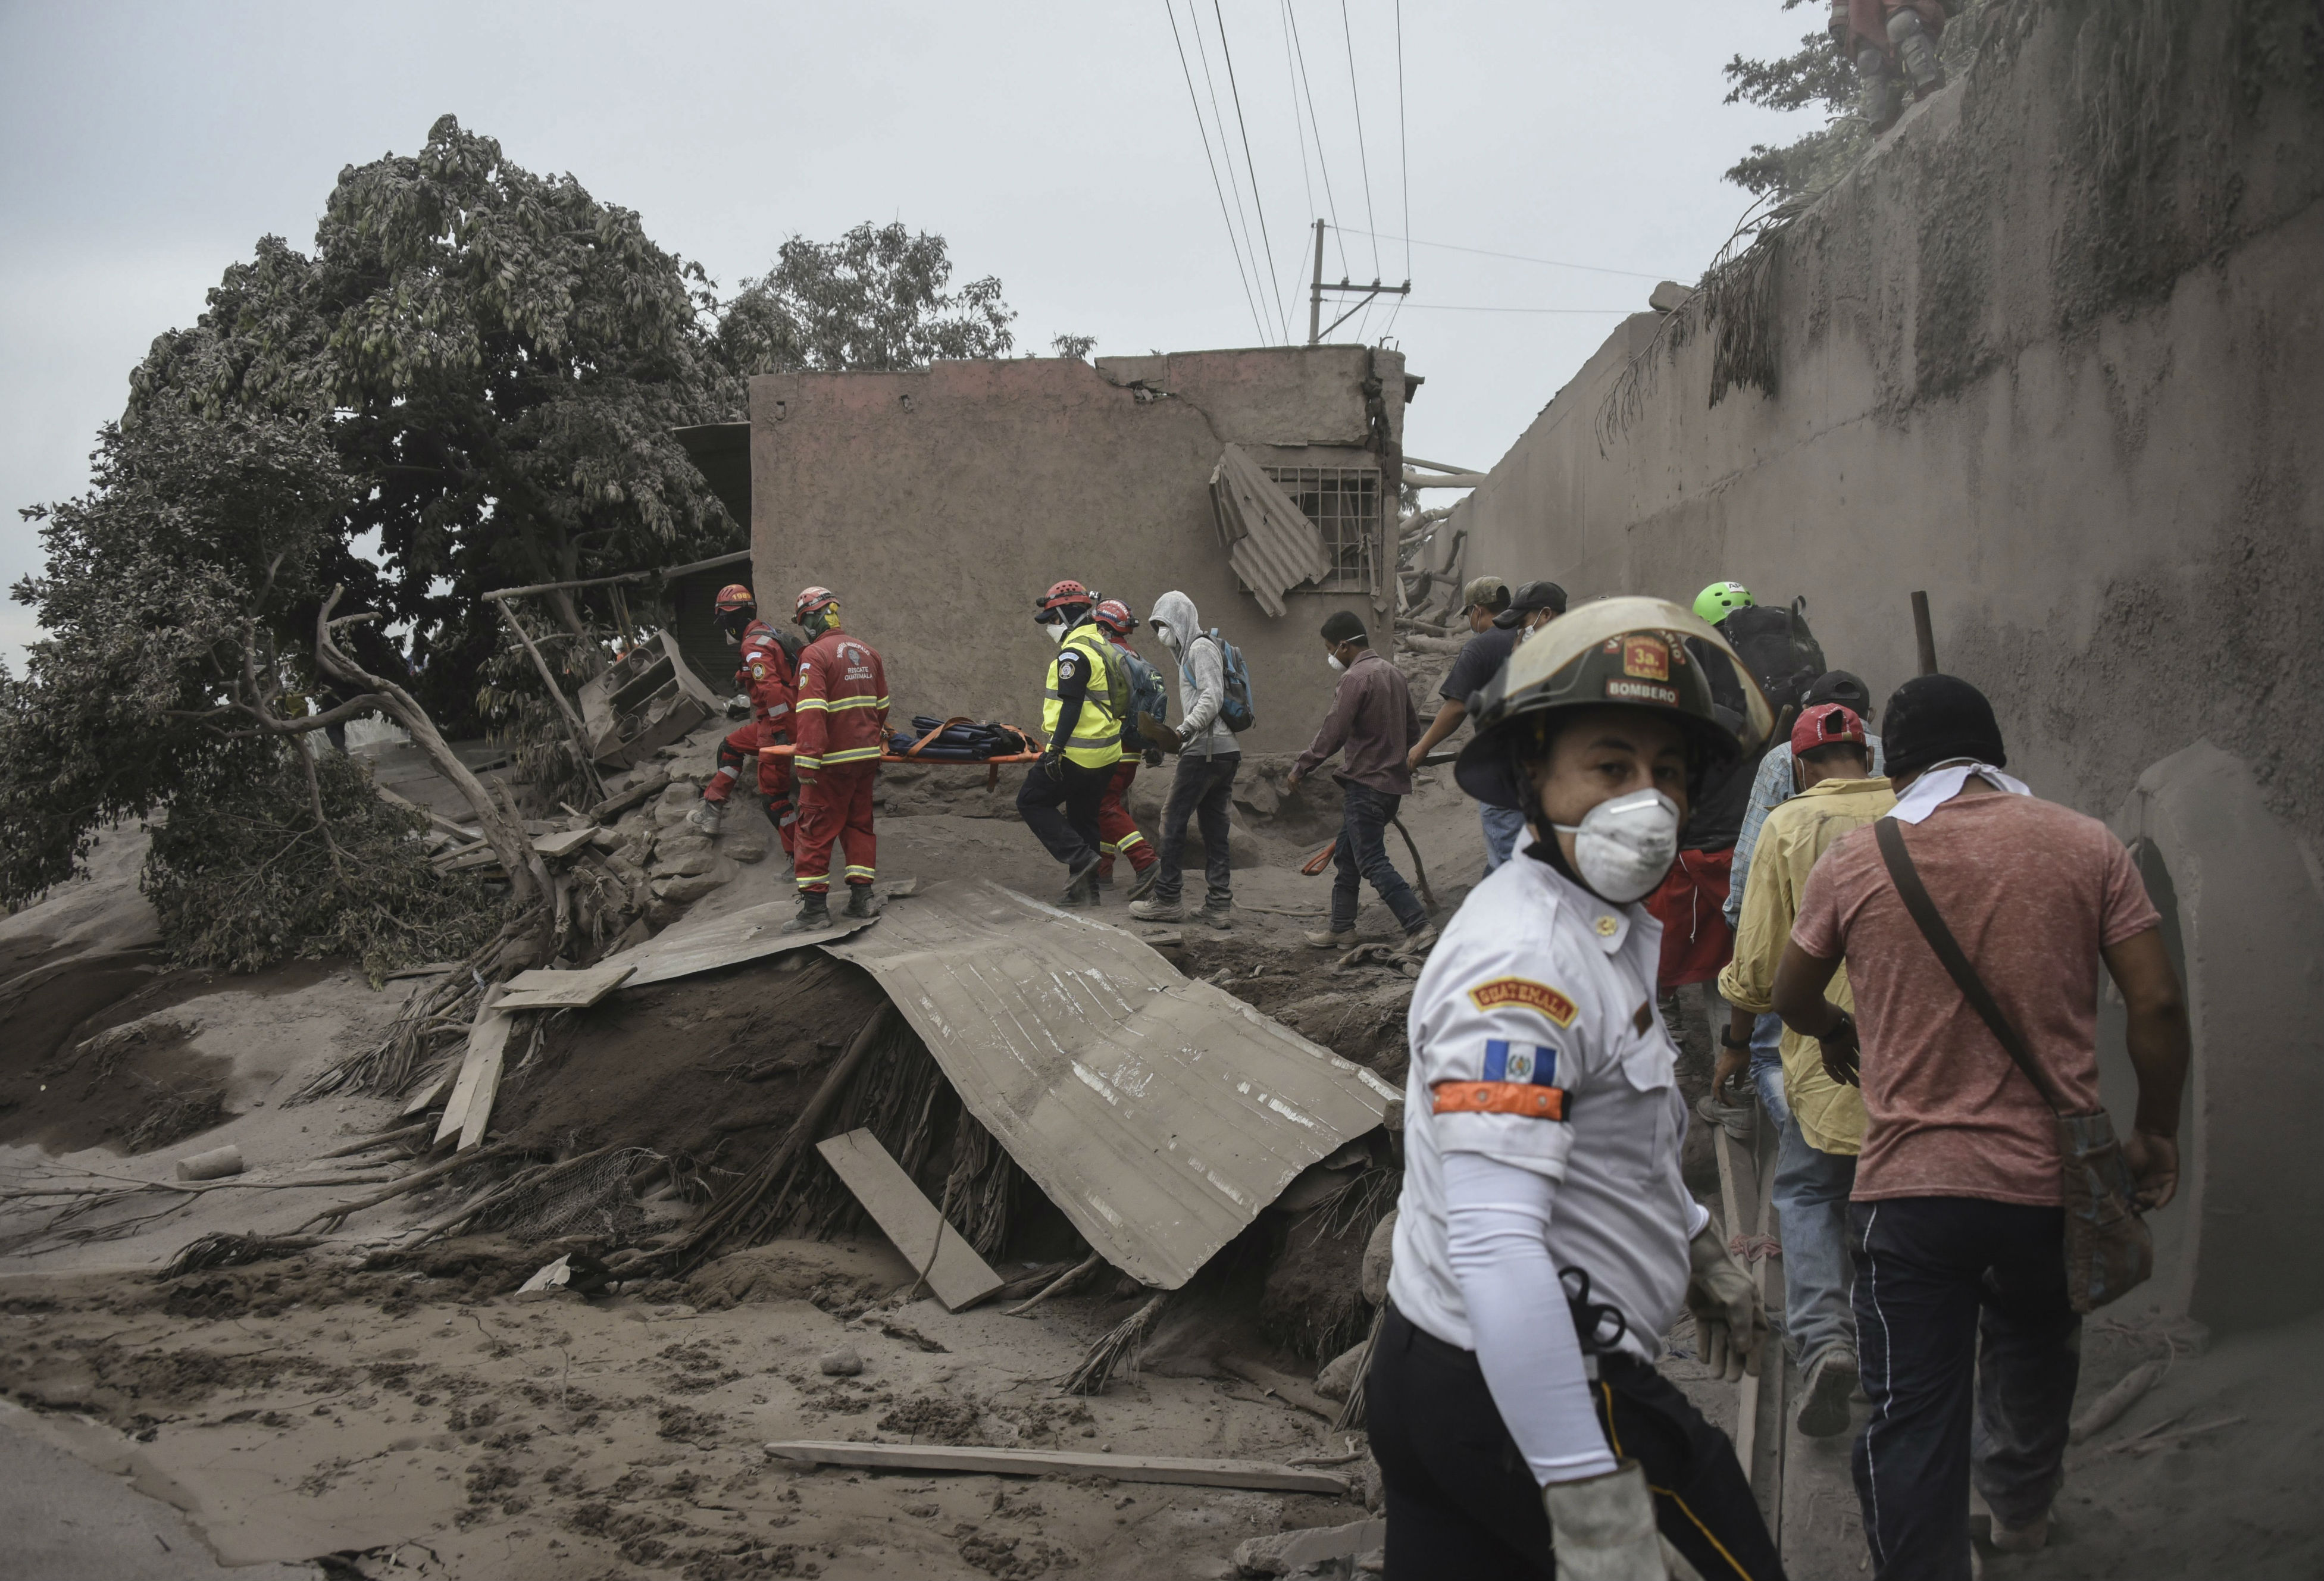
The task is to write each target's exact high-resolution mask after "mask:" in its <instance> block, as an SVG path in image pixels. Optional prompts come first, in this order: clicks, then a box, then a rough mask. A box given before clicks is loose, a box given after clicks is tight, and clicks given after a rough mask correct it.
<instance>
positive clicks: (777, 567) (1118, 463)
mask: <svg viewBox="0 0 2324 1581" xmlns="http://www.w3.org/2000/svg"><path fill="white" fill-rule="evenodd" d="M1368 386H1369V390H1368ZM1405 399H1406V383H1405V378H1404V368H1403V359H1402V357H1401V356H1399V355H1397V354H1395V353H1390V352H1375V351H1371V350H1368V349H1367V348H1364V347H1361V346H1318V347H1296V348H1288V349H1268V350H1255V351H1225V352H1198V353H1191V354H1171V355H1169V356H1167V357H1166V356H1153V357H1125V358H1103V359H1101V360H1100V361H1099V363H1097V365H1096V366H1094V367H1093V366H1092V365H1090V364H1089V363H1083V362H1079V361H1074V360H1070V359H1052V358H1027V359H1022V360H1018V361H1011V362H978V363H936V365H935V366H934V367H932V368H930V369H928V370H927V371H926V372H910V373H832V374H825V373H800V374H773V375H768V376H763V377H761V378H757V379H753V380H752V381H751V421H752V446H751V461H752V518H753V519H752V563H753V565H755V566H756V567H757V572H758V575H759V577H760V578H761V582H762V583H763V584H765V586H764V587H763V588H762V589H761V597H762V599H767V600H772V599H774V598H776V597H782V598H785V599H786V600H787V599H788V592H789V591H796V589H797V588H798V587H801V586H805V585H807V584H813V583H820V584H824V585H825V586H828V587H830V588H831V589H832V590H833V591H834V592H835V593H838V595H839V598H840V604H841V609H842V611H844V618H845V620H846V622H847V626H848V629H849V630H853V631H857V632H860V633H862V635H863V636H864V637H865V638H866V639H868V640H869V641H870V642H871V645H872V646H873V647H874V648H878V649H879V650H880V653H881V656H882V657H883V658H884V660H885V661H886V664H887V669H888V679H889V685H890V690H891V692H892V694H893V695H894V697H895V699H896V715H897V717H898V718H899V720H900V719H902V718H904V717H906V716H908V715H909V714H912V713H915V712H920V713H937V714H968V715H972V716H973V717H976V718H980V719H984V718H997V719H1001V720H1006V721H1010V722H1015V723H1019V724H1022V725H1026V726H1028V727H1033V728H1037V727H1038V725H1039V723H1040V704H1041V698H1040V692H1041V680H1042V676H1043V672H1044V670H1045V668H1046V666H1047V662H1048V661H1047V655H1048V654H1049V653H1050V652H1051V651H1052V649H1051V648H1050V645H1049V643H1048V641H1047V639H1046V638H1044V637H1043V636H1042V635H1041V634H1040V633H1039V632H1038V631H1037V630H1036V629H1035V627H1034V625H1033V621H1032V610H1033V602H1034V600H1035V599H1037V597H1038V596H1039V595H1040V594H1041V593H1042V592H1043V591H1044V590H1045V589H1047V587H1048V585H1049V584H1051V583H1053V582H1056V580H1058V579H1059V578H1061V577H1066V576H1071V577H1076V578H1079V579H1080V580H1081V581H1083V582H1084V583H1086V584H1089V585H1090V586H1092V587H1094V588H1096V589H1098V590H1099V591H1100V592H1102V593H1104V594H1105V595H1106V596H1108V597H1112V598H1120V599H1121V600H1123V601H1124V602H1127V603H1129V604H1130V607H1131V609H1133V610H1134V611H1137V613H1138V615H1139V619H1140V620H1143V619H1144V618H1145V616H1146V615H1147V613H1148V611H1150V610H1151V609H1152V607H1153V603H1154V600H1155V598H1156V597H1157V595H1159V594H1160V593H1165V592H1167V591H1168V590H1170V589H1172V588H1176V589H1178V590H1180V591H1182V592H1184V593H1186V594H1187V595H1188V596H1190V597H1192V598H1193V599H1194V603H1195V606H1196V608H1197V609H1199V610H1200V611H1201V612H1202V616H1203V621H1204V622H1205V623H1206V624H1209V625H1215V626H1220V627H1222V628H1224V629H1225V630H1226V633H1227V634H1228V635H1229V636H1230V637H1231V639H1233V640H1234V641H1235V642H1236V643H1238V644H1239V645H1240V646H1241V647H1242V648H1243V649H1244V651H1245V652H1246V654H1247V655H1248V656H1249V658H1250V666H1251V671H1252V682H1253V688H1254V691H1255V693H1256V706H1257V712H1258V714H1259V725H1258V728H1257V729H1256V730H1254V731H1250V733H1248V734H1247V735H1245V736H1244V737H1243V741H1244V745H1245V748H1246V749H1247V750H1251V751H1261V752H1276V751H1286V750H1294V749H1297V748H1299V747H1302V746H1305V744H1306V742H1307V740H1308V738H1309V737H1310V736H1311V735H1312V734H1313V732H1314V727H1315V725H1316V723H1317V722H1318V721H1319V720H1320V718H1321V717H1322V714H1323V709H1324V708H1325V706H1326V705H1327V703H1328V702H1329V699H1330V696H1331V692H1332V684H1333V676H1332V674H1331V672H1330V670H1329V669H1328V667H1327V666H1325V665H1324V663H1323V652H1322V643H1321V640H1320V639H1319V637H1318V636H1317V629H1318V628H1319V627H1320V626H1321V625H1322V624H1323V618H1324V616H1326V615H1327V614H1329V613H1330V612H1332V611H1334V610H1339V609H1353V610H1356V611H1359V612H1360V613H1362V614H1364V615H1365V617H1366V618H1367V620H1371V621H1374V622H1375V623H1377V622H1378V621H1379V615H1380V611H1376V610H1375V609H1373V608H1372V607H1371V606H1370V604H1369V602H1368V600H1367V599H1366V598H1365V596H1364V595H1363V594H1361V593H1293V594H1290V595H1288V596H1287V597H1286V600H1285V602H1286V606H1287V609H1286V613H1285V614H1284V615H1283V616H1282V617H1281V618H1279V619H1278V618H1273V617H1270V616H1268V615H1267V614H1266V613H1265V612H1264V611H1261V610H1260V609H1259V605H1258V603H1257V602H1255V601H1254V600H1252V599H1251V597H1250V595H1249V594H1248V593H1244V592H1242V591H1240V587H1239V584H1237V582H1236V579H1235V575H1234V573H1233V571H1232V570H1231V568H1230V567H1229V566H1228V565H1227V560H1226V556H1225V552H1224V550H1223V549H1222V547H1221V545H1220V542H1219V536H1218V531H1217V529H1216V527H1215V526H1214V525H1213V517H1212V510H1211V501H1210V489H1209V484H1210V476H1211V471H1212V469H1213V467H1214V466H1215V465H1216V464H1217V463H1218V460H1219V457H1220V455H1221V454H1222V450H1223V448H1224V446H1226V445H1228V444H1241V445H1244V446H1250V447H1252V448H1253V451H1254V454H1255V455H1257V456H1258V458H1259V460H1260V462H1261V463H1262V464H1291V465H1302V464H1304V465H1310V466H1355V465H1379V466H1381V467H1382V468H1383V470H1384V473H1385V477H1386V478H1387V479H1389V480H1393V479H1394V478H1396V477H1397V475H1398V474H1399V472H1400V469H1401V464H1402V450H1401V445H1402V434H1403V417H1404V402H1405ZM1368 401H1369V406H1370V409H1369V411H1368ZM1385 487H1386V493H1385V496H1384V498H1385V501H1386V507H1385V508H1386V510H1387V513H1388V517H1389V519H1390V521H1389V526H1390V528H1391V529H1392V526H1393V516H1394V511H1395V504H1394V501H1395V497H1396V496H1395V484H1394V483H1393V482H1388V483H1386V485H1385ZM1383 552H1385V551H1384V549H1383ZM778 588H779V589H783V590H788V591H786V592H784V593H780V594H778V593H775V592H772V591H770V590H773V589H778ZM1140 637H1141V639H1144V634H1143V633H1142V632H1141V633H1140ZM1141 646H1142V647H1143V648H1144V649H1145V651H1147V652H1148V655H1149V657H1151V656H1155V655H1157V654H1158V651H1159V650H1158V648H1157V646H1156V645H1155V644H1153V643H1152V641H1151V639H1144V640H1143V641H1142V644H1141ZM1174 712H1175V711H1174Z"/></svg>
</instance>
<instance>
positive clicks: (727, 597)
mask: <svg viewBox="0 0 2324 1581" xmlns="http://www.w3.org/2000/svg"><path fill="white" fill-rule="evenodd" d="M758 607H759V601H758V600H757V599H754V598H752V596H751V590H750V589H749V588H747V587H745V586H743V585H742V584H741V583H739V582H730V583H728V584H726V585H725V586H724V587H722V588H720V589H719V590H718V603H717V609H718V612H719V613H720V614H722V615H725V614H732V613H733V611H736V610H755V609H757V608H758Z"/></svg>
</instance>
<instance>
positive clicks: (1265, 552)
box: [1211, 445, 1332, 615]
mask: <svg viewBox="0 0 2324 1581" xmlns="http://www.w3.org/2000/svg"><path fill="white" fill-rule="evenodd" d="M1211 504H1212V508H1213V510H1214V511H1215V512H1216V515H1217V518H1218V523H1219V536H1220V538H1222V539H1223V540H1224V541H1225V543H1226V546H1227V561H1228V563H1229V564H1230V565H1233V567H1234V570H1235V574H1236V575H1237V576H1240V577H1241V578H1242V582H1243V585H1244V586H1245V587H1248V588H1250V592H1251V596H1252V597H1253V598H1256V599H1257V600H1259V608H1261V609H1263V610H1265V611H1267V612H1268V614H1270V615H1280V614H1282V613H1283V610H1284V604H1283V595H1284V594H1285V593H1288V592H1290V591H1291V590H1292V589H1293V588H1295V587H1297V586H1299V585H1300V584H1302V583H1306V582H1314V581H1315V580H1317V579H1318V578H1320V577H1322V576H1323V575H1325V574H1328V573H1329V572H1330V571H1331V569H1332V556H1330V554H1329V553H1327V552H1326V551H1325V549H1324V547H1323V534H1322V533H1320V532H1318V531H1316V530H1315V524H1314V522H1312V521H1310V520H1308V519H1307V517H1306V513H1305V512H1304V511H1302V510H1300V509H1299V506H1298V504H1297V502H1296V501H1294V500H1293V499H1292V498H1291V496H1290V495H1288V494H1286V493H1285V492H1283V490H1282V489H1281V488H1280V487H1279V486H1278V485H1277V483H1276V482H1275V480H1274V479H1273V478H1270V477H1268V475H1267V473H1265V472H1264V471H1263V470H1261V469H1260V467H1259V463H1257V462H1256V461H1253V460H1252V459H1251V458H1250V452H1249V451H1247V450H1245V449H1244V448H1243V447H1242V446H1240V445H1230V446H1227V448H1226V454H1225V455H1222V456H1221V457H1220V458H1219V464H1218V465H1217V466H1216V467H1215V468H1214V469H1213V471H1212V473H1211Z"/></svg>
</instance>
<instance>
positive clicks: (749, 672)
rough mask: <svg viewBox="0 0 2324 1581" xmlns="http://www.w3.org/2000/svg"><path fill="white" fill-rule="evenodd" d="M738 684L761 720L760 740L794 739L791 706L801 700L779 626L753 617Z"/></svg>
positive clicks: (745, 639) (744, 641)
mask: <svg viewBox="0 0 2324 1581" xmlns="http://www.w3.org/2000/svg"><path fill="white" fill-rule="evenodd" d="M736 663H737V665H738V666H740V667H738V668H737V669H736V670H735V672H734V685H737V686H739V687H741V688H742V691H743V692H745V693H746V694H749V696H750V699H751V717H752V719H753V720H755V721H756V722H758V726H759V743H760V745H761V746H769V747H770V746H773V745H774V744H775V743H776V742H778V741H788V740H790V739H791V737H790V731H791V709H792V704H793V703H795V702H796V701H797V694H796V692H795V691H794V689H793V685H792V677H791V660H790V655H788V653H785V652H784V651H783V645H782V641H781V639H779V638H778V637H777V636H776V635H775V629H774V628H773V627H772V626H770V625H768V624H767V623H766V622H765V621H764V620H753V621H752V622H751V623H750V624H749V625H748V626H746V627H744V628H743V630H742V657H740V658H739V659H738V660H736Z"/></svg>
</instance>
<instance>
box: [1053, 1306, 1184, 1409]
mask: <svg viewBox="0 0 2324 1581" xmlns="http://www.w3.org/2000/svg"><path fill="white" fill-rule="evenodd" d="M1170 1293H1171V1292H1170V1291H1167V1290H1157V1291H1155V1292H1154V1293H1153V1295H1152V1296H1150V1297H1148V1300H1147V1301H1146V1303H1145V1304H1144V1305H1143V1306H1141V1307H1139V1309H1138V1310H1136V1311H1134V1312H1132V1313H1130V1316H1128V1317H1127V1318H1124V1319H1122V1320H1121V1321H1120V1322H1119V1323H1116V1324H1115V1325H1114V1326H1113V1327H1112V1328H1110V1329H1108V1330H1107V1331H1106V1334H1105V1337H1103V1338H1102V1339H1100V1340H1099V1341H1098V1342H1097V1343H1096V1344H1095V1345H1093V1346H1091V1347H1090V1349H1089V1354H1088V1355H1087V1356H1084V1357H1082V1362H1081V1365H1079V1366H1077V1367H1075V1368H1074V1370H1073V1371H1072V1372H1071V1373H1069V1374H1066V1376H1065V1393H1068V1394H1102V1393H1105V1386H1106V1384H1108V1383H1111V1382H1112V1380H1113V1374H1115V1372H1116V1371H1118V1370H1119V1369H1120V1368H1121V1367H1122V1366H1124V1365H1127V1366H1128V1367H1129V1368H1130V1372H1131V1373H1133V1374H1135V1373H1136V1372H1137V1371H1138V1352H1139V1350H1141V1349H1142V1348H1144V1347H1145V1344H1146V1337H1147V1336H1148V1335H1149V1334H1151V1333H1152V1332H1153V1331H1154V1325H1155V1323H1156V1322H1157V1321H1158V1320H1159V1319H1160V1318H1161V1316H1162V1306H1163V1303H1164V1302H1166V1301H1168V1300H1169V1299H1170Z"/></svg>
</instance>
